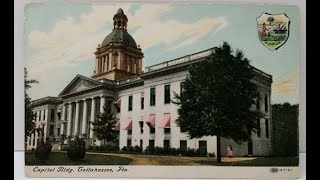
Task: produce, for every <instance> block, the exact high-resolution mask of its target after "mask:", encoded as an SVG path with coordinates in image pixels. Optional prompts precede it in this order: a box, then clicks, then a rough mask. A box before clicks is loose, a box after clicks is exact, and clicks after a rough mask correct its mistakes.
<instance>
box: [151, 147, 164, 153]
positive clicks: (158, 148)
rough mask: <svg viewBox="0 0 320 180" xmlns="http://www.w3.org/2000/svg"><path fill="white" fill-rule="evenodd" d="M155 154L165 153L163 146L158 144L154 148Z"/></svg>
mask: <svg viewBox="0 0 320 180" xmlns="http://www.w3.org/2000/svg"><path fill="white" fill-rule="evenodd" d="M153 154H155V155H160V154H163V148H162V147H158V146H156V147H155V148H154V152H153Z"/></svg>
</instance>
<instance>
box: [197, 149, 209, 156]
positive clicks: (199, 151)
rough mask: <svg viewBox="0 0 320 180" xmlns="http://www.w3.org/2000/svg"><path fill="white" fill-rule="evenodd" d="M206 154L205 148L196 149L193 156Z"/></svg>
mask: <svg viewBox="0 0 320 180" xmlns="http://www.w3.org/2000/svg"><path fill="white" fill-rule="evenodd" d="M207 154H208V153H207V150H206V149H197V150H196V152H195V156H200V157H206V156H207Z"/></svg>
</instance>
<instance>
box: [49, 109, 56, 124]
mask: <svg viewBox="0 0 320 180" xmlns="http://www.w3.org/2000/svg"><path fill="white" fill-rule="evenodd" d="M54 113H55V110H54V109H51V112H50V121H54Z"/></svg>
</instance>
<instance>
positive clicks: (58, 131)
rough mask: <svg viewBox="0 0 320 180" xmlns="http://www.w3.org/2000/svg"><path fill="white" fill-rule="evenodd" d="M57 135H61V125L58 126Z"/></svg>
mask: <svg viewBox="0 0 320 180" xmlns="http://www.w3.org/2000/svg"><path fill="white" fill-rule="evenodd" d="M57 135H58V136H60V127H58V128H57Z"/></svg>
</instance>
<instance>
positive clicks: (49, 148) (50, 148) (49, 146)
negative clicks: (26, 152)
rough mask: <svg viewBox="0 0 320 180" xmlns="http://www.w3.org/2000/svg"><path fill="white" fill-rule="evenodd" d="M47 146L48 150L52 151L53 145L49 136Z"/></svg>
mask: <svg viewBox="0 0 320 180" xmlns="http://www.w3.org/2000/svg"><path fill="white" fill-rule="evenodd" d="M45 146H46V148H47V150H48V151H49V153H51V150H52V145H51V143H50V140H49V138H47V140H46V143H45Z"/></svg>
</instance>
